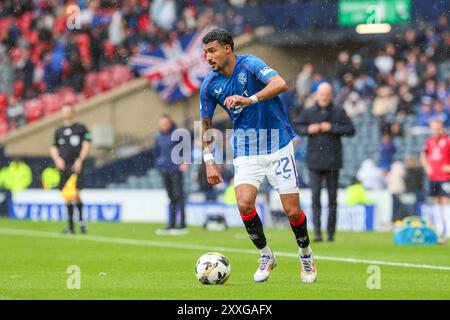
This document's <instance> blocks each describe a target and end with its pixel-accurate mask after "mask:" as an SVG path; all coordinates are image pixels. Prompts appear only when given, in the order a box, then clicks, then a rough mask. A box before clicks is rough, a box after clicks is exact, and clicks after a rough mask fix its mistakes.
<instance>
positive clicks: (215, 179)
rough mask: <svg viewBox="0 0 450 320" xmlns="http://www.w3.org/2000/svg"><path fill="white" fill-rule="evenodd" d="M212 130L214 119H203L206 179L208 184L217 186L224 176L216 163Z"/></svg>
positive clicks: (202, 137)
mask: <svg viewBox="0 0 450 320" xmlns="http://www.w3.org/2000/svg"><path fill="white" fill-rule="evenodd" d="M210 129H212V118H201V129H200V134H201V139H202V150H203V159H204V161H205V166H206V177H207V179H208V183H209V184H211V185H215V184H218V183H221V182H222V181H223V178H222V174H221V173H220V170H219V168H218V167H217V165H216V162H215V161H214V155H213V152H212V144H213V142H214V139H213V137H212V135H211V134H209V133H210V132H211V131H209V133H208V130H210Z"/></svg>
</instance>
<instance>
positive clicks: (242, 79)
mask: <svg viewBox="0 0 450 320" xmlns="http://www.w3.org/2000/svg"><path fill="white" fill-rule="evenodd" d="M238 81H239V82H240V83H241V84H242V85H245V84H246V83H247V76H246V75H245V73H243V72H241V73H239V74H238Z"/></svg>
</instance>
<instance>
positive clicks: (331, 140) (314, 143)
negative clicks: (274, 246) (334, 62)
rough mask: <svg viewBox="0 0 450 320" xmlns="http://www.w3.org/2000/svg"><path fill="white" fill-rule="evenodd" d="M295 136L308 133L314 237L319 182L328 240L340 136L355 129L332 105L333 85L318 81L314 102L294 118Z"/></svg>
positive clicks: (333, 219)
mask: <svg viewBox="0 0 450 320" xmlns="http://www.w3.org/2000/svg"><path fill="white" fill-rule="evenodd" d="M295 126H296V129H297V131H298V134H299V135H304V136H308V149H307V156H306V163H307V165H308V168H309V172H310V181H309V184H310V187H311V191H312V205H313V223H314V231H315V240H316V241H322V235H321V231H320V230H321V229H320V215H321V204H320V191H321V188H322V181H323V180H325V181H326V185H327V190H328V203H329V215H328V224H327V231H328V241H333V240H334V233H335V230H336V210H337V188H338V178H339V169H340V168H342V145H341V136H352V135H354V134H355V128H354V126H353V123H352V122H351V120H350V118H349V117H348V116H347V114H346V113H345V110H344V109H343V108H339V107H336V106H334V105H333V88H332V86H331V85H330V84H329V83H322V84H321V85H320V86H319V87H318V89H317V102H316V104H315V105H314V106H313V107H312V108H309V109H305V110H303V111H302V113H301V114H300V116H299V118H298V119H297V120H296V121H295Z"/></svg>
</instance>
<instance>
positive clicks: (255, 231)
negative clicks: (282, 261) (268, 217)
mask: <svg viewBox="0 0 450 320" xmlns="http://www.w3.org/2000/svg"><path fill="white" fill-rule="evenodd" d="M241 218H242V221H244V225H245V229H246V230H247V233H248V235H249V237H250V240H252V241H253V243H254V245H255V246H256V248H258V249H263V248H264V247H265V246H266V245H267V240H266V236H265V235H264V230H263V225H262V222H261V219H260V218H259V215H258V214H257V213H256V209H253V210H252V211H250V212H248V213H246V214H243V213H241Z"/></svg>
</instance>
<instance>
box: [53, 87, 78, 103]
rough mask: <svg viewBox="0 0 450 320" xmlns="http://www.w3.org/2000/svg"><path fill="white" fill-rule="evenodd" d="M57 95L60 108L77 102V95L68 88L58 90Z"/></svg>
mask: <svg viewBox="0 0 450 320" xmlns="http://www.w3.org/2000/svg"><path fill="white" fill-rule="evenodd" d="M58 95H59V99H60V101H61V105H62V106H63V105H66V104H69V105H73V104H75V103H77V101H78V97H77V94H76V93H75V91H74V90H73V89H72V88H70V87H63V88H61V89H59V90H58Z"/></svg>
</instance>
